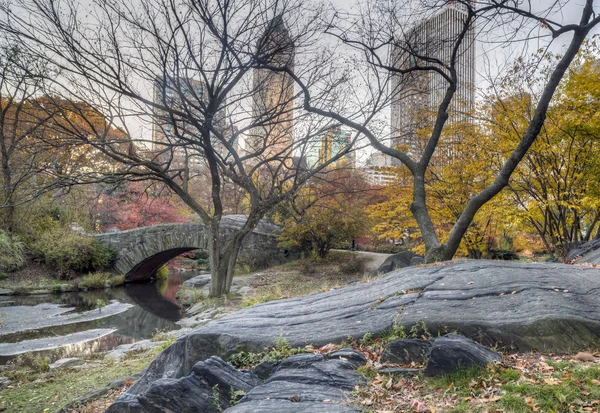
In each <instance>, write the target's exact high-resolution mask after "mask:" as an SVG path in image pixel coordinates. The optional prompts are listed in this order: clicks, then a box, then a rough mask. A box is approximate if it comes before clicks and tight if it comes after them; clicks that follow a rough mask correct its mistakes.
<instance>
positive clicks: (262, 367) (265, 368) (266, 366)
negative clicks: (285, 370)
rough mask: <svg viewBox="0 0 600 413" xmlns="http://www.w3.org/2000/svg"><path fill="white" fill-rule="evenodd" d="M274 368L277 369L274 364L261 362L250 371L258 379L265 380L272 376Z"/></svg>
mask: <svg viewBox="0 0 600 413" xmlns="http://www.w3.org/2000/svg"><path fill="white" fill-rule="evenodd" d="M275 367H277V365H276V364H275V363H272V362H270V361H263V362H262V363H260V364H258V365H257V366H256V367H254V368H253V369H252V373H254V374H256V376H257V377H258V378H259V379H261V380H266V379H268V378H269V376H270V375H271V374H273V370H274V369H275Z"/></svg>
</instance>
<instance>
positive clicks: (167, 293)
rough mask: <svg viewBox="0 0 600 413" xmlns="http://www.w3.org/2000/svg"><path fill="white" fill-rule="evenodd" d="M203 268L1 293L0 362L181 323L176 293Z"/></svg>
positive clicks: (96, 347)
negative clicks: (92, 285) (122, 281)
mask: <svg viewBox="0 0 600 413" xmlns="http://www.w3.org/2000/svg"><path fill="white" fill-rule="evenodd" d="M201 273H202V272H197V271H187V272H171V273H170V274H169V277H168V279H167V280H163V281H162V282H161V281H158V282H154V283H144V284H139V283H135V284H126V285H125V286H123V287H118V288H112V289H107V290H96V291H87V292H72V293H63V294H48V295H27V296H0V364H6V362H8V361H9V360H11V359H13V358H15V357H17V356H19V355H22V354H27V353H30V354H35V355H39V356H40V357H44V358H49V359H50V362H52V361H55V360H57V359H59V358H64V357H73V356H74V355H82V354H83V355H89V354H91V353H95V352H100V351H107V350H110V349H113V348H115V347H117V346H119V345H121V344H128V343H133V342H136V341H139V340H143V339H148V338H151V337H152V336H154V335H155V334H156V333H157V332H158V331H173V330H178V329H180V328H181V326H180V325H179V324H177V321H178V320H179V319H180V318H182V316H183V315H184V308H183V307H182V305H181V304H180V303H179V302H178V301H177V298H176V294H177V292H178V291H179V289H180V288H181V285H182V284H183V282H184V281H185V280H187V279H189V278H192V277H195V276H196V275H198V274H201Z"/></svg>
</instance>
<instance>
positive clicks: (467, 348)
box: [424, 334, 502, 376]
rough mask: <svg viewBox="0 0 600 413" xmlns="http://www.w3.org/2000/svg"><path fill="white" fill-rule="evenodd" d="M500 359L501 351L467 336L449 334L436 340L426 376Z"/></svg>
mask: <svg viewBox="0 0 600 413" xmlns="http://www.w3.org/2000/svg"><path fill="white" fill-rule="evenodd" d="M499 361H502V355H500V354H499V353H496V352H495V351H492V350H490V349H488V348H486V347H484V346H482V345H480V344H477V343H476V342H474V341H473V340H470V339H468V338H466V337H463V336H460V335H457V334H448V335H445V336H443V337H440V338H437V339H435V340H434V342H433V346H432V347H431V352H430V354H429V360H428V361H427V365H426V366H425V370H424V373H425V375H426V376H441V375H447V374H452V373H454V372H455V371H457V370H458V369H460V368H465V369H468V368H470V367H483V366H486V365H487V364H489V363H493V362H499Z"/></svg>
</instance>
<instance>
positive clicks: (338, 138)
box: [306, 126, 356, 168]
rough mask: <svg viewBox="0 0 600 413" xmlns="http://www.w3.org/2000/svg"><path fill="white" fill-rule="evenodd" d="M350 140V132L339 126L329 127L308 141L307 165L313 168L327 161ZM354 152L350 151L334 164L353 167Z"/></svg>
mask: <svg viewBox="0 0 600 413" xmlns="http://www.w3.org/2000/svg"><path fill="white" fill-rule="evenodd" d="M351 142H352V132H350V131H347V130H343V129H342V128H341V127H339V126H338V127H335V128H330V129H329V130H328V131H327V132H326V133H324V134H323V135H322V136H320V137H317V139H314V140H312V141H311V142H309V143H308V148H307V150H306V159H307V166H308V167H309V168H314V167H315V166H318V165H322V164H324V163H326V162H329V161H330V160H331V159H332V158H333V157H335V156H337V155H338V154H339V153H340V152H341V151H343V150H344V149H345V148H346V147H347V146H348V145H349V144H350V143H351ZM355 160H356V152H354V151H351V152H348V153H347V154H345V155H344V156H342V157H341V158H340V159H338V161H337V162H335V166H342V165H343V166H348V167H350V168H354V166H355Z"/></svg>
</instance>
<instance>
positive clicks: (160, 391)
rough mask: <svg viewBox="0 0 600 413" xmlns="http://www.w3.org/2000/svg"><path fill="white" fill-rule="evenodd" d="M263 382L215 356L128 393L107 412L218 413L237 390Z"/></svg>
mask: <svg viewBox="0 0 600 413" xmlns="http://www.w3.org/2000/svg"><path fill="white" fill-rule="evenodd" d="M261 383H262V382H261V380H260V379H258V377H256V376H255V375H254V374H252V373H245V372H242V371H238V370H236V369H235V368H234V367H232V366H231V365H229V364H227V363H225V362H224V361H223V360H222V359H220V358H219V357H211V358H210V359H208V360H205V361H201V362H199V363H197V364H196V365H195V366H194V368H193V369H192V371H191V373H190V374H189V375H187V376H185V377H182V378H180V379H172V378H163V379H160V380H156V381H155V382H153V383H152V385H151V386H150V387H149V389H148V390H147V391H145V392H143V393H141V394H139V395H138V396H137V398H134V397H132V395H131V394H127V393H126V394H125V395H124V396H121V397H120V398H119V399H118V400H117V401H116V402H115V403H113V405H112V406H111V407H110V408H109V410H107V412H109V413H121V412H129V411H131V412H136V413H137V411H140V412H143V413H159V412H168V411H173V412H177V413H192V412H207V413H217V412H222V411H223V410H224V409H226V408H227V407H229V401H230V400H231V399H232V396H233V392H237V391H242V392H244V393H247V392H249V391H250V390H252V388H253V387H255V386H257V385H259V384H261ZM127 409H129V410H127ZM136 409H137V410H136ZM139 409H141V410H139Z"/></svg>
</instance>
